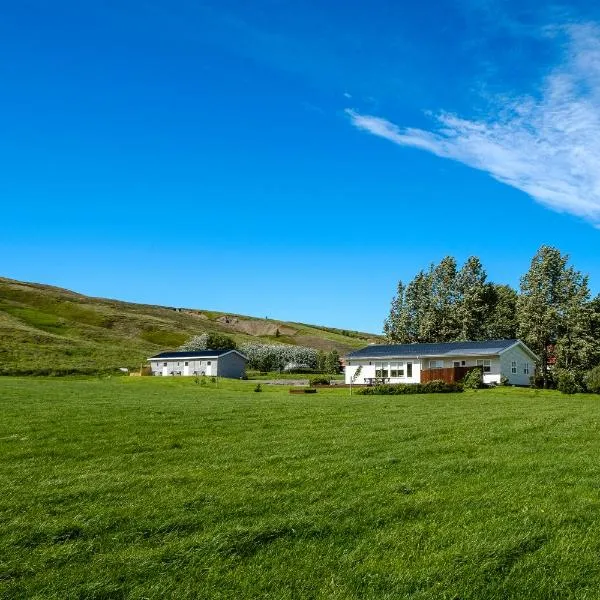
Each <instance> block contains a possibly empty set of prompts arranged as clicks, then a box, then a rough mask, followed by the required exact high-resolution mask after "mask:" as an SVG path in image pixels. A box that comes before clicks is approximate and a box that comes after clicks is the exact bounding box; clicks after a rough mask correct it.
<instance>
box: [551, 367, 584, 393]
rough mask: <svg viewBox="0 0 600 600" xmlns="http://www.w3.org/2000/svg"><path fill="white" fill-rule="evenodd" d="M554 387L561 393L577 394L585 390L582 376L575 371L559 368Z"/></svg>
mask: <svg viewBox="0 0 600 600" xmlns="http://www.w3.org/2000/svg"><path fill="white" fill-rule="evenodd" d="M556 389H557V390H558V391H559V392H562V393H563V394H579V393H581V392H584V391H585V387H584V385H583V376H582V374H581V373H578V372H576V371H569V370H567V369H561V370H559V371H557V385H556Z"/></svg>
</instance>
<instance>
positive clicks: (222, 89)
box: [0, 0, 600, 331]
mask: <svg viewBox="0 0 600 600" xmlns="http://www.w3.org/2000/svg"><path fill="white" fill-rule="evenodd" d="M0 81H1V84H0V85H1V90H2V93H1V94H0V208H1V209H2V218H1V219H0V256H2V268H1V269H0V274H2V275H5V276H8V277H13V278H17V279H24V280H29V281H39V282H44V283H51V284H54V285H59V286H63V287H68V288H71V289H75V290H77V291H80V292H83V293H86V294H91V295H96V296H106V297H115V298H120V299H124V300H132V301H139V302H150V303H157V304H167V305H175V306H190V307H199V308H207V309H215V310H224V311H231V312H236V313H243V314H251V315H256V316H269V317H272V318H281V319H290V320H297V321H304V322H313V323H321V324H327V325H332V326H339V327H343V328H355V329H363V330H368V331H380V330H381V325H382V322H383V319H384V318H385V316H386V314H387V311H388V308H389V302H390V299H391V297H392V295H393V293H394V289H395V286H396V283H397V281H398V279H403V280H409V279H410V278H412V277H413V276H414V274H415V273H416V272H417V271H418V270H419V269H421V268H425V267H427V265H428V264H429V263H430V262H432V261H439V260H440V259H441V258H442V257H443V256H445V255H447V254H451V255H454V256H456V257H457V259H458V260H460V261H462V260H464V259H466V258H467V257H468V256H469V255H471V254H475V255H478V256H479V257H480V258H481V259H482V261H483V263H484V265H485V267H486V268H487V271H488V275H489V278H490V279H491V280H493V281H497V282H505V283H510V284H512V285H515V286H516V285H518V280H519V277H520V275H522V274H523V273H524V272H525V271H526V270H527V267H528V263H529V261H530V259H531V257H532V255H533V254H534V252H535V251H536V249H537V248H538V247H539V246H540V245H541V244H551V245H555V246H557V247H559V248H560V249H561V250H562V251H563V252H566V253H568V254H569V255H570V256H571V258H572V262H573V264H574V265H575V266H576V267H577V268H578V269H580V270H582V271H584V272H586V273H589V275H590V282H591V287H592V290H593V291H594V292H595V293H597V292H600V261H598V257H599V252H598V247H599V241H600V229H599V225H600V168H599V166H600V7H597V8H596V7H594V3H592V2H581V3H579V2H576V3H569V4H568V5H567V4H561V5H559V4H556V5H552V4H548V3H546V2H531V1H527V0H525V1H520V2H513V1H510V0H509V1H494V0H480V1H476V0H473V1H471V0H455V1H452V2H450V1H447V2H444V1H438V2H435V3H408V2H389V1H387V2H384V1H382V0H374V1H372V2H369V3H366V2H360V3H359V2H357V3H347V2H341V1H340V2H338V1H330V2H325V3H323V2H293V1H285V0H255V1H254V2H243V1H241V0H225V1H224V0H220V1H218V2H217V1H216V0H214V1H213V0H209V1H207V2H202V3H200V2H193V1H191V0H179V1H173V2H166V1H164V0H144V1H142V0H128V1H127V2H116V1H112V0H111V1H107V0H96V1H95V2H90V3H88V2H75V1H68V0H63V1H60V0H59V1H58V2H56V1H53V2H50V1H43V0H22V1H21V2H18V3H13V4H12V5H7V4H6V3H5V5H4V6H3V7H2V9H1V11H0Z"/></svg>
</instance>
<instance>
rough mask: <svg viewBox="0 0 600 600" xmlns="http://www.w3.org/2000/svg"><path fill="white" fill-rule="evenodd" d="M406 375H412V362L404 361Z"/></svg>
mask: <svg viewBox="0 0 600 600" xmlns="http://www.w3.org/2000/svg"><path fill="white" fill-rule="evenodd" d="M406 376H407V377H412V363H411V362H407V363H406Z"/></svg>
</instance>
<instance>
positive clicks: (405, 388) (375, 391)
mask: <svg viewBox="0 0 600 600" xmlns="http://www.w3.org/2000/svg"><path fill="white" fill-rule="evenodd" d="M463 389H464V388H463V386H462V384H460V383H446V382H445V381H441V380H435V381H428V382H427V383H398V384H383V385H374V386H373V387H366V388H361V389H359V390H357V392H356V393H357V394H362V395H364V396H390V395H403V394H448V393H452V392H462V391H463Z"/></svg>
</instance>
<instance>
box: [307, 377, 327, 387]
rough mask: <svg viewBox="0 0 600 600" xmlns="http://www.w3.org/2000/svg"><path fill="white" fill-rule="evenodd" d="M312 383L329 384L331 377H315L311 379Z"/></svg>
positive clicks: (310, 382)
mask: <svg viewBox="0 0 600 600" xmlns="http://www.w3.org/2000/svg"><path fill="white" fill-rule="evenodd" d="M308 383H309V384H310V385H329V384H330V383H331V381H330V379H329V377H313V378H312V379H309V381H308Z"/></svg>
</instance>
